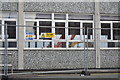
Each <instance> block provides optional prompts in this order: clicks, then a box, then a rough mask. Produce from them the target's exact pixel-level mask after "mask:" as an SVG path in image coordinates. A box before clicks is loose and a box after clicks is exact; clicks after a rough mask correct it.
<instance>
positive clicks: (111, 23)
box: [100, 21, 120, 49]
mask: <svg viewBox="0 0 120 80" xmlns="http://www.w3.org/2000/svg"><path fill="white" fill-rule="evenodd" d="M101 23H110V30H111V33H110V34H111V39H108V40H101V30H100V43H101V42H107V43H108V42H119V40H113V23H120V22H119V21H100V25H101ZM100 28H101V26H100ZM100 49H120V48H119V47H110V48H109V47H107V48H100Z"/></svg>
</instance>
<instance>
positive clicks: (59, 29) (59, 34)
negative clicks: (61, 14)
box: [55, 22, 65, 39]
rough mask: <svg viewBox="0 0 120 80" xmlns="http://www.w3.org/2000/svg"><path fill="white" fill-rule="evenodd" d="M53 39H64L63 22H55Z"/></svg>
mask: <svg viewBox="0 0 120 80" xmlns="http://www.w3.org/2000/svg"><path fill="white" fill-rule="evenodd" d="M55 27H56V28H55V39H65V23H64V22H55Z"/></svg>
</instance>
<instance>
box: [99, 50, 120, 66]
mask: <svg viewBox="0 0 120 80" xmlns="http://www.w3.org/2000/svg"><path fill="white" fill-rule="evenodd" d="M100 55H101V68H117V67H119V68H120V64H119V62H120V50H114V49H113V50H110V49H109V50H101V54H100Z"/></svg>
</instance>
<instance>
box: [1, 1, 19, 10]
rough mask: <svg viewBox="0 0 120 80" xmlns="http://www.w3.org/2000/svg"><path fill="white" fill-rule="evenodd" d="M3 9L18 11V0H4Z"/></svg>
mask: <svg viewBox="0 0 120 80" xmlns="http://www.w3.org/2000/svg"><path fill="white" fill-rule="evenodd" d="M2 10H3V11H18V3H17V2H2Z"/></svg>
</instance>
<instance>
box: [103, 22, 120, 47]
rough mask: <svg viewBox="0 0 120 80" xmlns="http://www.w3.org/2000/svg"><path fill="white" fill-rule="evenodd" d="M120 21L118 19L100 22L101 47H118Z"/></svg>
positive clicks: (119, 43)
mask: <svg viewBox="0 0 120 80" xmlns="http://www.w3.org/2000/svg"><path fill="white" fill-rule="evenodd" d="M119 32H120V23H118V21H109V22H108V21H102V23H101V48H118V47H120V42H119V40H120V36H119Z"/></svg>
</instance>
